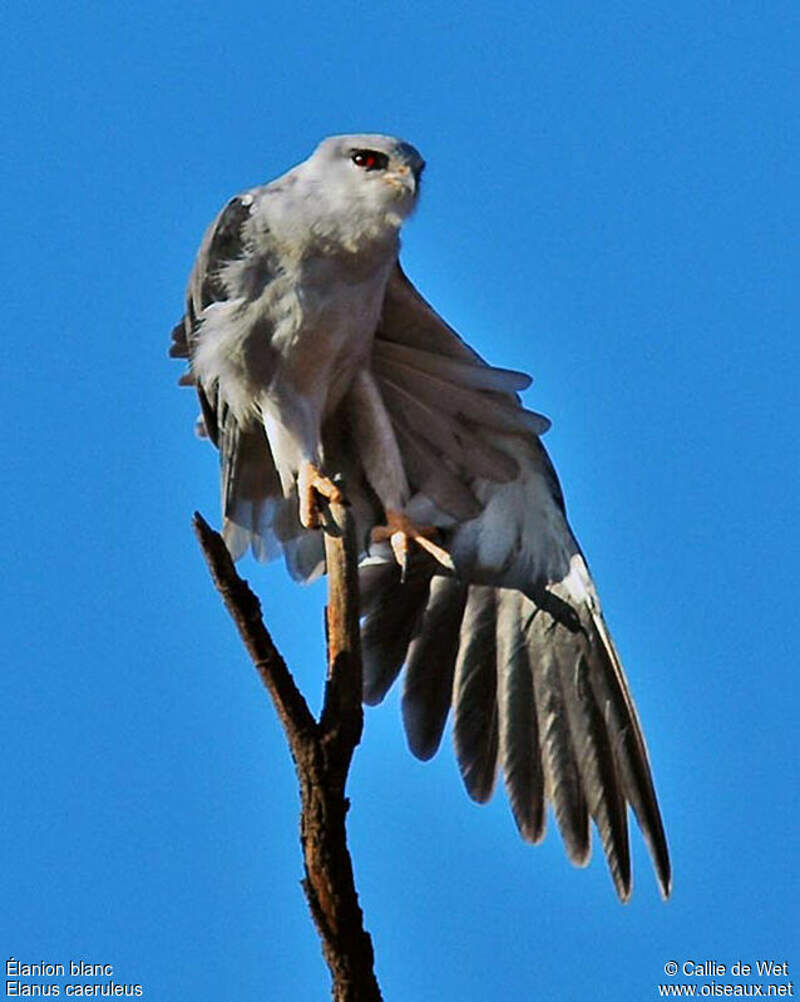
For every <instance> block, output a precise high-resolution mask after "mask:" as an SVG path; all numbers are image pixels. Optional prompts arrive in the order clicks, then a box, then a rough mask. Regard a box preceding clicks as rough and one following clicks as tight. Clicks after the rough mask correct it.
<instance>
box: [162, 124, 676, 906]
mask: <svg viewBox="0 0 800 1002" xmlns="http://www.w3.org/2000/svg"><path fill="white" fill-rule="evenodd" d="M424 167H425V162H424V160H423V158H422V156H421V155H420V153H419V152H418V151H417V149H416V148H415V147H414V146H412V145H411V144H409V143H407V142H405V141H403V140H401V139H397V138H395V137H392V136H387V135H382V134H371V133H364V134H354V135H337V136H331V137H329V138H327V139H325V140H323V141H322V142H321V143H320V144H319V145H318V146H317V147H316V149H315V150H314V151H313V153H312V154H311V155H310V156H309V157H308V159H306V160H304V161H303V162H301V163H299V164H297V165H296V166H295V167H293V168H292V169H290V170H289V171H288V172H287V173H285V174H283V175H282V176H280V177H278V178H277V179H275V180H273V181H271V182H269V183H267V184H263V185H260V186H257V187H254V188H250V189H249V190H246V191H244V192H243V193H241V194H238V195H236V196H235V197H234V198H232V199H231V200H230V201H229V202H228V203H227V205H225V207H224V208H223V209H222V211H221V212H220V213H219V214H218V216H217V217H216V218H215V219H214V221H213V222H212V223H211V225H210V226H209V227H208V229H207V231H206V233H205V236H204V238H203V240H202V243H201V245H200V249H199V252H198V254H197V258H196V261H195V263H194V267H193V269H192V271H191V274H190V277H189V282H188V289H187V294H186V307H185V313H184V316H183V318H182V319H181V321H180V322H179V323H178V324H177V326H176V327H175V328H174V330H173V332H172V345H171V349H170V354H171V355H172V356H173V357H176V358H180V359H185V360H186V361H187V362H188V369H187V371H186V372H185V374H184V375H183V376H182V377H181V380H180V382H181V383H182V384H184V385H190V386H194V387H195V388H196V391H197V395H198V397H199V403H200V417H199V418H198V419H197V423H196V430H197V433H198V434H199V435H200V436H201V437H206V438H208V439H210V441H211V442H212V443H213V445H214V446H216V448H217V449H218V451H219V460H220V485H221V507H222V518H223V538H224V539H225V542H226V545H227V547H228V549H229V550H230V552H231V555H232V556H233V558H234V559H238V558H240V557H241V556H242V555H243V554H244V553H245V552H246V551H247V550H252V552H253V554H254V556H255V557H256V558H257V559H259V560H262V561H266V560H271V559H272V558H274V557H277V556H282V557H283V558H284V560H285V563H286V566H287V568H288V570H289V572H290V573H291V575H292V576H293V577H294V578H295V579H297V580H299V581H309V580H312V579H313V578H315V577H316V576H318V575H320V574H321V573H323V572H324V569H325V567H324V545H323V538H322V533H321V532H320V526H321V525H322V524H323V523H324V512H325V505H326V502H329V501H332V500H340V501H341V500H344V499H345V498H346V500H347V503H348V504H349V505H350V509H351V511H352V515H353V519H354V522H355V525H356V527H357V534H358V539H359V545H360V554H359V591H360V607H359V614H360V623H361V644H362V658H363V672H364V675H363V684H364V691H363V698H364V701H365V702H366V703H367V704H371V705H374V704H377V703H379V702H381V700H382V699H383V698H384V696H385V695H386V693H387V692H388V691H389V689H390V687H391V686H392V685H393V683H394V682H395V680H396V679H397V678H398V677H399V676H400V675H401V672H402V674H403V679H404V681H403V696H402V704H401V705H402V715H403V722H404V728H405V733H406V737H407V741H408V745H409V747H410V750H411V752H412V753H413V754H414V755H415V756H417V757H418V758H420V759H423V760H424V759H429V758H431V757H432V756H433V755H434V754H435V753H436V751H437V749H438V748H439V745H440V743H441V739H442V735H443V732H444V729H445V725H446V722H447V719H448V717H449V716H450V715H451V714H452V737H453V743H454V746H455V752H456V757H457V761H458V766H459V770H460V773H461V777H462V779H463V782H464V785H465V788H466V791H467V793H468V794H469V796H470V797H472V798H473V799H474V800H475V801H477V802H481V803H482V802H486V801H487V800H489V798H490V797H491V796H492V794H493V791H494V788H495V786H496V785H497V780H498V777H500V776H502V779H503V783H504V785H505V788H506V792H507V796H508V800H509V803H510V807H511V811H512V814H513V817H514V820H515V822H516V825H517V828H518V830H519V833H520V835H521V836H522V838H523V839H524V840H526V841H528V842H531V843H537V842H540V841H541V839H542V838H543V837H544V834H545V829H546V823H547V813H548V805H549V807H550V809H551V810H552V815H553V816H554V818H555V823H556V825H557V827H558V829H559V830H560V833H561V837H562V840H563V843H564V846H565V849H566V853H567V856H568V858H569V859H570V861H571V862H573V863H574V864H576V865H578V866H585V865H586V864H587V863H588V861H589V859H590V855H591V850H592V834H591V826H592V823H593V824H594V827H595V828H596V831H597V834H598V836H599V840H600V843H601V845H602V848H603V851H604V853H605V857H606V860H607V865H608V869H609V872H610V875H611V878H612V881H613V884H614V887H615V889H616V892H617V894H618V896H619V898H620V899H621V900H622V901H627V900H628V899H629V897H630V895H631V891H632V866H631V853H630V843H629V830H628V807H629V806H630V808H631V809H632V811H633V814H634V815H635V817H636V819H637V821H638V825H639V827H640V829H641V832H642V834H643V837H644V840H645V842H646V844H647V847H648V849H649V853H650V856H651V858H652V862H653V867H654V871H655V875H656V879H657V883H658V886H659V889H660V891H661V894H662V896H663V897H664V898H667V897H668V896H669V894H670V891H671V884H672V872H671V864H670V858H669V850H668V845H667V840H666V835H665V831H664V825H663V822H662V818H661V813H660V809H659V805H658V801H657V797H656V792H655V787H654V783H653V778H652V773H651V768H650V761H649V756H648V752H647V748H646V745H645V740H644V736H643V733H642V728H641V725H640V723H639V718H638V715H637V711H636V708H635V706H634V702H633V698H632V696H631V693H630V689H629V686H628V682H627V680H626V677H625V673H624V671H623V668H622V664H621V661H620V657H619V654H618V652H617V649H616V647H615V645H614V642H613V640H612V638H611V634H610V632H609V630H608V627H607V625H606V622H605V618H604V615H603V612H602V609H601V605H600V601H599V598H598V595H597V591H596V588H595V585H594V582H593V580H592V578H591V575H590V573H589V569H588V565H587V562H586V559H585V557H584V555H583V552H582V550H581V548H580V546H579V544H578V542H577V540H576V538H575V536H574V535H573V532H572V530H571V528H570V525H569V523H568V521H567V515H566V508H565V503H564V496H563V493H562V490H561V487H560V484H559V480H558V477H557V475H556V472H555V470H554V467H553V464H552V462H551V460H550V458H549V456H548V453H547V451H546V450H545V447H544V445H543V444H542V441H541V436H542V435H543V434H544V433H545V432H546V431H547V429H548V428H549V426H550V422H549V421H548V420H547V419H546V418H545V417H543V416H542V415H540V414H537V413H535V412H533V411H530V410H528V409H526V408H525V407H524V406H523V405H522V402H521V400H520V396H519V394H520V392H521V391H522V390H524V389H526V388H527V387H528V385H529V384H530V378H529V377H528V376H527V375H525V374H524V373H522V372H518V371H515V370H511V369H504V368H497V367H493V366H491V365H489V364H488V363H487V362H485V361H484V359H483V358H482V357H481V356H480V355H478V353H477V352H475V351H473V349H472V348H470V347H469V346H468V345H467V343H466V342H465V341H464V340H463V339H462V338H461V337H460V336H459V335H458V334H457V333H456V332H455V330H453V329H452V328H451V327H450V326H449V325H448V324H447V323H446V322H445V321H444V320H443V319H442V318H441V317H440V316H439V314H438V313H437V312H436V311H435V310H434V309H433V307H432V306H430V305H429V303H428V302H427V301H426V300H425V299H424V298H423V296H422V295H421V294H420V292H418V290H417V289H416V287H415V286H414V284H413V283H412V282H411V281H410V279H409V278H408V277H407V276H406V274H405V272H404V271H403V269H402V268H401V265H400V262H399V250H400V231H401V228H402V226H403V224H404V222H405V221H406V220H407V219H408V217H409V216H410V215H411V214H412V212H413V211H414V209H415V208H416V206H417V203H418V199H419V192H420V186H421V179H422V174H423V170H424Z"/></svg>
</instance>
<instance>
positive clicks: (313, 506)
mask: <svg viewBox="0 0 800 1002" xmlns="http://www.w3.org/2000/svg"><path fill="white" fill-rule="evenodd" d="M297 493H298V496H299V499H300V512H299V514H300V524H301V525H302V526H303V527H304V528H306V529H318V528H319V523H320V511H319V497H320V496H321V497H323V498H325V500H326V501H333V502H336V503H338V504H342V503H343V502H344V494H343V493H342V491H341V490H340V488H338V487H337V486H336V484H335V483H334V482H333V481H332V480H331V479H330V477H326V476H325V475H324V474H322V473H321V472H320V471H319V469H318V468H317V467H316V466H315V465H314V464H313V463H311V462H309V461H305V462H304V463H302V464H301V465H300V469H299V471H298V474H297Z"/></svg>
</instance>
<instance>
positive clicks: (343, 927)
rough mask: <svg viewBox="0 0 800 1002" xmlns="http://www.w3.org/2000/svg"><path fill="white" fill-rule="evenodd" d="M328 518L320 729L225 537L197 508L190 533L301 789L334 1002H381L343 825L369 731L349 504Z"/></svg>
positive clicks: (308, 883) (309, 887)
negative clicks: (348, 790)
mask: <svg viewBox="0 0 800 1002" xmlns="http://www.w3.org/2000/svg"><path fill="white" fill-rule="evenodd" d="M329 516H330V517H329V518H328V520H327V521H328V525H327V526H326V535H325V557H326V561H327V568H328V607H327V610H326V624H327V635H328V676H327V681H326V686H325V700H324V705H323V709H322V714H321V716H320V721H319V723H317V721H316V720H315V719H314V717H313V715H312V714H311V711H310V710H309V708H308V704H307V703H306V701H305V699H304V698H303V695H302V693H301V692H300V691H299V689H298V688H297V686H296V685H295V682H294V679H293V678H292V675H291V672H290V671H289V669H288V668H287V667H286V663H285V661H284V660H283V658H282V657H281V655H280V654H279V653H278V651H277V649H276V647H275V645H274V644H273V642H272V638H271V637H270V635H269V633H268V632H267V629H266V627H265V626H264V621H263V619H262V616H261V605H260V603H259V601H258V598H257V597H256V596H255V595H254V594H253V592H252V591H251V590H250V588H249V586H248V585H247V583H246V582H245V581H243V580H242V578H240V577H239V575H238V574H237V573H236V569H235V567H234V565H233V561H232V560H231V557H230V555H229V553H228V550H227V548H226V546H225V543H224V542H223V540H222V537H221V536H220V535H219V534H218V533H216V532H214V530H213V529H211V528H210V526H209V525H208V524H207V523H206V521H205V520H204V519H203V517H202V516H201V515H200V514H199V513H198V512H195V516H194V529H195V533H196V535H197V538H198V540H199V542H200V546H201V547H202V549H203V553H204V554H205V558H206V562H207V563H208V567H209V570H210V572H211V577H212V579H213V581H214V584H215V585H216V588H217V591H218V592H219V593H220V595H221V596H222V599H223V601H224V602H225V606H226V608H227V610H228V612H229V613H230V616H231V618H232V619H233V621H234V623H235V625H236V628H237V630H238V631H239V636H240V637H241V638H242V642H243V643H244V645H245V647H246V648H247V651H248V653H249V655H250V657H251V659H252V661H253V664H254V665H255V667H256V669H257V670H258V673H259V675H260V676H261V680H262V681H263V683H264V685H265V687H266V688H267V690H268V692H269V694H270V696H271V697H272V701H273V703H274V704H275V709H276V710H277V712H278V716H279V718H280V720H281V723H282V724H283V728H284V731H285V732H286V737H287V740H288V742H289V748H290V751H291V754H292V758H293V760H294V763H295V768H296V771H297V778H298V781H299V785H300V802H301V814H300V842H301V845H302V847H303V861H304V865H305V874H306V875H305V880H304V881H303V889H304V890H305V894H306V898H307V900H308V905H309V908H310V910H311V914H312V916H313V918H314V923H315V925H316V927H317V931H318V933H319V936H320V939H321V941H322V952H323V955H324V957H325V960H326V962H327V964H328V967H329V969H330V972H331V978H332V981H333V986H332V987H333V998H334V1002H380V1000H381V993H380V989H379V988H378V982H377V980H376V978H375V973H374V970H373V965H374V954H373V950H372V940H371V939H370V936H369V933H368V932H367V931H366V930H365V929H364V922H363V915H362V912H361V908H360V906H359V903H358V895H357V893H356V889H355V882H354V879H353V866H352V861H351V859H350V852H349V850H348V848H347V832H346V824H345V820H346V816H347V810H348V807H349V802H348V800H347V798H346V797H345V795H344V791H345V785H346V782H347V774H348V770H349V768H350V762H351V760H352V757H353V752H354V750H355V747H356V745H357V744H358V742H359V740H360V738H361V730H362V725H363V712H362V708H361V652H360V645H359V632H358V568H357V546H356V541H355V535H354V529H353V521H352V517H351V516H350V513H349V511H348V510H347V508H346V507H345V506H344V505H341V504H332V505H330V509H329Z"/></svg>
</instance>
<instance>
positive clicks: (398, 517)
mask: <svg viewBox="0 0 800 1002" xmlns="http://www.w3.org/2000/svg"><path fill="white" fill-rule="evenodd" d="M386 522H387V524H386V525H380V526H376V527H375V528H374V529H373V530H372V533H371V540H372V542H375V543H379V542H383V541H385V540H387V539H388V540H389V543H390V545H391V547H392V552H393V553H394V558H395V560H396V561H397V563H398V565H399V567H400V580H401V581H405V580H406V574H407V571H408V553H409V542H410V540H412V539H413V541H414V542H415V543H416V544H417V545H418V546H419V547H421V549H423V550H425V552H426V553H428V554H430V556H432V557H433V559H434V560H436V561H438V563H440V564H441V565H442V567H444V568H445V570H447V571H449V572H450V573H452V574H457V571H456V565H455V564H454V563H453V559H452V557H451V556H450V554H449V553H448V552H447V550H445V549H444V547H442V546H439V545H438V543H434V542H433V540H432V539H430V538H429V537H430V536H431V535H434V534H435V533H436V529H435V528H434V527H433V526H417V525H414V523H413V522H412V521H411V520H410V519H409V518H407V517H406V516H405V515H403V514H402V513H401V512H396V511H390V510H388V509H387V512H386Z"/></svg>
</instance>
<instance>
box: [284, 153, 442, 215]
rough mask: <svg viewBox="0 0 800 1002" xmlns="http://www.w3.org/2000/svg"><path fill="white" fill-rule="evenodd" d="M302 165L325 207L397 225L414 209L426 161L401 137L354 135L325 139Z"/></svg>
mask: <svg viewBox="0 0 800 1002" xmlns="http://www.w3.org/2000/svg"><path fill="white" fill-rule="evenodd" d="M303 166H304V168H305V171H306V172H307V176H308V177H309V178H312V179H313V180H314V182H315V183H316V186H317V189H318V193H320V194H322V193H324V196H325V201H326V202H327V203H328V207H329V208H333V209H338V210H340V211H342V212H343V213H347V214H350V213H352V212H359V213H366V214H368V215H373V216H375V217H382V218H385V219H386V221H387V222H389V223H390V224H393V225H394V226H395V227H399V226H400V224H401V223H402V222H403V220H404V219H405V218H406V217H407V216H409V215H410V213H411V212H412V211H413V209H414V206H415V205H416V202H417V197H418V195H419V186H420V176H421V174H422V171H423V168H424V167H425V161H424V160H423V159H422V157H421V156H420V155H419V153H418V152H417V150H415V149H414V147H413V146H411V145H410V144H409V143H405V142H403V141H402V140H401V139H395V138H394V137H393V136H381V135H371V134H357V135H349V136H331V137H330V138H329V139H324V140H323V141H322V142H321V143H320V144H319V146H318V147H317V148H316V150H315V151H314V153H313V154H312V155H311V156H310V157H309V159H308V160H307V161H306V162H305V164H304V165H303Z"/></svg>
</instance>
